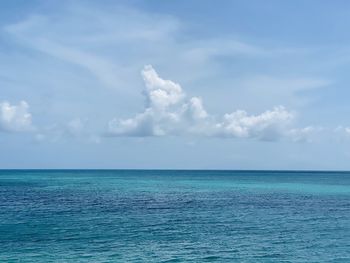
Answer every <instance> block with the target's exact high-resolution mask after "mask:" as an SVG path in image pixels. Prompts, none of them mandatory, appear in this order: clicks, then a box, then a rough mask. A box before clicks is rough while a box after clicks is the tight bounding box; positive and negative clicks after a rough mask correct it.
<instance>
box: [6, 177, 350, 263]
mask: <svg viewBox="0 0 350 263" xmlns="http://www.w3.org/2000/svg"><path fill="white" fill-rule="evenodd" d="M0 262H350V173H347V172H278V171H274V172H271V171H172V170H167V171H160V170H40V171H39V170H38V171H34V170H21V171H18V170H2V171H0Z"/></svg>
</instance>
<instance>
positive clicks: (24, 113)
mask: <svg viewBox="0 0 350 263" xmlns="http://www.w3.org/2000/svg"><path fill="white" fill-rule="evenodd" d="M32 129H33V126H32V115H31V114H30V113H29V105H28V103H27V102H25V101H21V102H20V103H19V104H18V105H11V104H10V103H9V102H6V101H5V102H0V131H6V132H20V131H30V130H32Z"/></svg>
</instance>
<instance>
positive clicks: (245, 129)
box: [216, 106, 294, 140]
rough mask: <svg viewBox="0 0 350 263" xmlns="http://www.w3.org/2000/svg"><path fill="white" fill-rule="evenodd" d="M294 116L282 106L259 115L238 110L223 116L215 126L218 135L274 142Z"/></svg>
mask: <svg viewBox="0 0 350 263" xmlns="http://www.w3.org/2000/svg"><path fill="white" fill-rule="evenodd" d="M293 118H294V114H293V113H291V112H288V111H287V110H286V109H285V108H284V107H283V106H279V107H275V108H274V109H273V110H269V111H265V112H263V113H262V114H260V115H248V113H247V112H246V111H243V110H238V111H235V112H233V113H230V114H225V115H224V118H223V119H224V120H223V122H221V123H218V124H216V127H217V129H218V134H222V135H224V136H231V137H240V138H259V139H263V140H274V139H276V138H277V137H279V136H281V135H283V134H284V133H285V131H286V128H287V127H288V125H289V124H290V122H291V121H292V120H293Z"/></svg>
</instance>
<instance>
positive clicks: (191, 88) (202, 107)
mask: <svg viewBox="0 0 350 263" xmlns="http://www.w3.org/2000/svg"><path fill="white" fill-rule="evenodd" d="M349 23H350V2H348V1H340V0H337V1H322V0H321V1H320V0H317V1H314V0H310V1H301V0H295V1H278V0H276V1H274V0H267V1H257V0H256V1H254V0H249V1H228V0H227V1H225V0H223V1H219V2H216V3H213V1H209V0H178V1H155V0H148V1H146V0H144V1H140V0H131V1H109V0H102V1H79V0H78V1H68V0H62V1H52V0H49V1H44V0H32V1H26V0H13V1H2V2H0V168H3V169H7V168H19V169H25V168H33V169H40V168H43V169H56V168H57V169H69V168H72V169H100V168H101V169H276V170H281V169H293V170H304V169H306V170H350V120H349V115H350V104H349V103H348V100H349V97H350V89H349V84H350V74H349V73H348V72H349V71H350V34H349V33H348V31H349V30H348V25H349Z"/></svg>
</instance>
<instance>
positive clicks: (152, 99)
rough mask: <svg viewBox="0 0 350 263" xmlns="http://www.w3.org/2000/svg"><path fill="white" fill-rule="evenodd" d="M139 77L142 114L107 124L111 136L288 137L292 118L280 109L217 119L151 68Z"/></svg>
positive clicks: (196, 100) (195, 98)
mask: <svg viewBox="0 0 350 263" xmlns="http://www.w3.org/2000/svg"><path fill="white" fill-rule="evenodd" d="M142 76H143V79H144V82H145V86H146V89H145V91H144V95H145V97H146V108H145V110H144V111H143V112H142V113H139V114H137V115H136V116H134V117H132V118H128V119H114V120H112V121H110V122H109V124H108V134H109V135H110V136H140V137H142V136H164V135H179V134H185V135H190V134H196V135H204V136H215V137H233V138H256V139H260V140H276V139H278V138H280V137H283V136H289V133H290V124H291V123H292V121H293V119H294V114H293V113H292V112H289V111H287V110H286V109H285V108H284V107H283V106H278V107H275V108H273V109H272V110H269V111H265V112H263V113H262V114H259V115H249V114H248V113H247V112H246V111H243V110H237V111H235V112H233V113H228V114H225V115H224V116H223V117H221V118H216V117H214V116H213V115H210V114H208V113H207V111H206V110H205V108H204V106H203V102H202V100H201V99H200V98H198V97H192V98H189V99H187V98H186V95H185V93H184V91H183V90H182V88H181V86H180V85H179V84H177V83H175V82H173V81H171V80H164V79H162V78H160V77H159V76H158V74H157V72H156V71H155V70H154V69H153V67H152V66H150V65H148V66H145V67H144V69H143V70H142ZM294 133H296V131H294Z"/></svg>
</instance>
